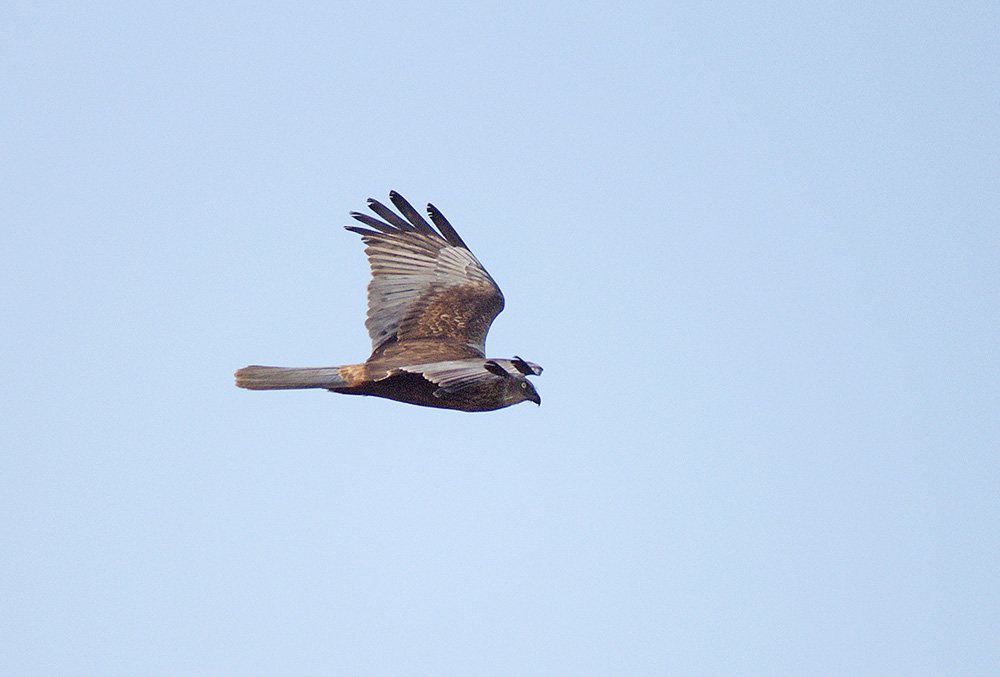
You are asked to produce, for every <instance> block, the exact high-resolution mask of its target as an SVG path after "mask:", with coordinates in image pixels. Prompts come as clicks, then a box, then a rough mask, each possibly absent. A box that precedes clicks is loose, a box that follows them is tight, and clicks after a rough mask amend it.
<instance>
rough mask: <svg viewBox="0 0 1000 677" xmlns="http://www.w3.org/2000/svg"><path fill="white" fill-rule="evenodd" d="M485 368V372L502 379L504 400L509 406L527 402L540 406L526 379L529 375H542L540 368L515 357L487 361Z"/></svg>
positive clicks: (539, 399) (536, 393)
mask: <svg viewBox="0 0 1000 677" xmlns="http://www.w3.org/2000/svg"><path fill="white" fill-rule="evenodd" d="M485 366H486V369H487V371H490V372H491V373H493V374H496V375H497V376H500V377H501V378H503V383H504V389H505V395H506V399H507V400H508V401H509V402H510V404H517V403H518V402H526V401H527V402H534V403H535V404H538V405H541V403H542V398H541V396H539V394H538V391H537V390H535V386H534V384H532V383H531V381H529V380H528V378H527V377H528V375H529V374H531V375H535V374H541V373H542V368H541V367H539V366H538V365H537V364H534V363H532V362H525V361H524V360H522V359H521V358H520V357H516V356H515V357H514V359H513V360H487V362H486V365H485Z"/></svg>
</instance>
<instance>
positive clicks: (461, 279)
mask: <svg viewBox="0 0 1000 677" xmlns="http://www.w3.org/2000/svg"><path fill="white" fill-rule="evenodd" d="M389 199H390V200H391V201H392V204H393V205H395V207H396V208H397V209H398V210H399V212H400V214H402V215H403V217H405V219H404V218H402V217H400V216H399V215H398V214H396V213H395V212H393V211H392V210H391V209H389V208H388V207H386V206H385V205H383V204H381V203H380V202H378V201H376V200H371V199H369V200H368V207H369V208H370V209H371V210H372V211H373V212H375V214H377V215H378V216H380V217H381V218H382V219H383V220H379V219H376V218H374V217H372V216H369V215H368V214H361V213H359V212H351V216H352V217H354V218H355V219H356V220H358V221H360V222H361V223H363V224H365V225H366V226H368V227H369V228H360V227H358V226H347V230H350V231H353V232H355V233H360V234H361V239H362V240H363V241H364V243H365V244H366V245H367V248H366V249H365V253H366V254H367V255H368V262H369V264H370V265H371V269H372V281H371V282H370V283H369V284H368V320H367V321H366V322H365V326H366V327H367V328H368V334H369V336H371V339H372V351H373V352H374V351H376V350H378V348H379V347H380V346H382V345H384V344H385V343H386V342H388V341H391V340H394V339H395V340H396V341H398V342H400V343H403V342H405V341H410V340H418V339H438V340H441V341H443V342H449V343H454V344H456V345H466V346H469V347H471V348H472V349H474V350H476V351H478V353H479V354H480V355H485V353H486V333H487V332H488V331H489V329H490V324H492V322H493V318H495V317H496V316H497V315H498V314H499V313H500V311H501V310H503V294H501V293H500V288H499V287H497V284H496V282H494V281H493V278H491V277H490V274H489V273H487V272H486V269H485V268H483V266H482V264H480V263H479V261H478V260H476V257H475V256H473V255H472V252H470V251H469V248H468V247H466V246H465V243H464V242H463V241H462V238H460V237H459V236H458V233H456V232H455V229H454V228H452V226H451V224H450V223H448V221H447V220H446V219H445V218H444V216H443V215H442V214H441V212H439V211H438V210H437V209H436V208H435V207H434V206H433V205H427V213H428V214H429V215H430V217H431V221H433V222H434V225H435V226H437V228H438V230H434V228H433V227H432V226H431V225H430V224H429V223H427V221H426V220H424V218H423V217H422V216H420V214H419V213H418V212H417V210H415V209H414V208H413V207H412V206H411V205H410V203H409V202H407V201H406V200H404V199H403V198H402V196H400V195H399V194H398V193H396V192H395V191H393V192H391V193H389ZM438 231H440V232H438Z"/></svg>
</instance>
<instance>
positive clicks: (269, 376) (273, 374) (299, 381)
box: [236, 365, 347, 390]
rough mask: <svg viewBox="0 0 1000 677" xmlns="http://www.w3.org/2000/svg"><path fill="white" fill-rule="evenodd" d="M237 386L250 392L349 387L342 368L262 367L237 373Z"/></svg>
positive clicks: (243, 369) (249, 368) (244, 368)
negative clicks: (342, 375)
mask: <svg viewBox="0 0 1000 677" xmlns="http://www.w3.org/2000/svg"><path fill="white" fill-rule="evenodd" d="M236 385H237V386H239V387H240V388H246V389H248V390H286V389H291V388H339V387H343V386H346V385H347V381H345V380H344V379H343V378H342V377H341V376H340V367H305V368H301V369H300V368H296V367H260V366H257V365H252V366H249V367H243V368H242V369H240V370H239V371H238V372H236Z"/></svg>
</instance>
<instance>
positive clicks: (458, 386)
mask: <svg viewBox="0 0 1000 677" xmlns="http://www.w3.org/2000/svg"><path fill="white" fill-rule="evenodd" d="M491 367H494V368H499V367H496V366H495V363H494V362H493V361H492V360H475V359H472V360H448V361H446V362H433V363H431V364H413V365H407V366H405V367H400V368H399V369H397V370H396V371H397V373H398V372H405V373H409V374H420V375H421V376H423V377H424V378H425V379H427V380H428V381H430V382H431V383H433V384H434V385H436V386H437V387H438V392H437V393H435V394H437V395H440V394H441V393H455V392H458V391H459V390H462V389H464V388H468V387H470V386H480V385H484V384H487V383H490V384H493V383H497V382H498V381H499V380H500V376H499V375H498V374H497V372H496V371H491ZM501 373H502V372H501Z"/></svg>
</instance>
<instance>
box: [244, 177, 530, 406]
mask: <svg viewBox="0 0 1000 677" xmlns="http://www.w3.org/2000/svg"><path fill="white" fill-rule="evenodd" d="M389 199H390V200H391V201H392V204H393V205H395V207H396V209H398V210H399V214H402V217H401V216H400V215H399V214H397V213H396V212H394V211H392V210H391V209H389V208H388V207H386V206H385V205H384V204H382V203H380V202H378V201H376V200H372V199H369V200H368V207H369V208H370V209H371V210H372V211H373V212H374V213H375V214H376V215H377V216H379V217H381V219H378V218H375V217H373V216H371V215H369V214H361V213H359V212H351V216H352V217H353V218H354V219H356V220H357V221H360V222H361V223H362V224H364V225H365V226H367V228H361V227H359V226H345V227H346V228H347V230H350V231H353V232H355V233H358V234H360V235H361V239H362V241H363V242H364V243H365V245H366V249H365V253H366V254H367V255H368V263H369V264H370V265H371V270H372V280H371V282H370V283H369V284H368V320H367V321H366V322H365V326H366V327H367V328H368V334H369V335H370V336H371V340H372V354H371V357H369V358H368V360H367V361H366V362H365V363H364V364H351V365H346V366H341V367H308V368H290V367H261V366H250V367H244V368H243V369H240V370H239V371H237V372H236V385H237V386H239V387H240V388H248V389H250V390H281V389H288V388H326V389H327V390H330V391H333V392H336V393H345V394H347V395H374V396H375V397H385V398H388V399H390V400H398V401H400V402H408V403H410V404H417V405H421V406H425V407H440V408H442V409H459V410H461V411H492V410H494V409H502V408H503V407H509V406H510V405H512V404H517V403H518V402H525V401H531V402H534V403H535V404H541V403H542V400H541V398H540V397H539V396H538V393H537V392H536V391H535V387H534V386H533V385H532V384H531V382H530V381H528V379H527V376H531V375H537V374H541V373H542V368H541V367H539V366H538V365H537V364H534V363H532V362H526V361H525V360H522V359H521V358H520V357H517V356H515V357H514V358H513V359H509V360H505V359H487V358H486V333H487V332H488V331H489V329H490V324H492V322H493V318H495V317H496V316H497V315H498V314H499V313H500V311H501V310H503V305H504V301H503V294H501V293H500V288H499V287H498V286H497V284H496V282H494V281H493V278H492V277H490V274H489V273H487V272H486V269H485V268H483V266H482V264H481V263H479V261H478V260H477V259H476V257H475V256H473V254H472V252H471V251H469V248H468V247H467V246H466V244H465V242H463V241H462V238H460V237H459V236H458V233H457V232H455V229H454V228H453V227H452V225H451V224H450V223H448V220H447V219H445V218H444V215H443V214H441V212H440V211H438V210H437V208H435V207H434V205H430V204H429V205H427V213H428V215H429V216H430V218H431V221H432V222H433V223H434V226H437V230H435V229H434V228H433V227H432V226H431V224H429V223H427V221H426V220H425V219H424V218H423V217H422V216H421V215H420V214H419V213H418V212H417V210H416V209H414V208H413V207H412V206H411V205H410V203H409V202H407V201H406V200H404V199H403V197H402V196H401V195H399V194H398V193H396V192H395V191H392V192H390V193H389ZM404 217H405V218H404Z"/></svg>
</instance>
